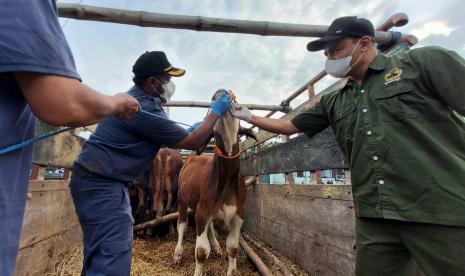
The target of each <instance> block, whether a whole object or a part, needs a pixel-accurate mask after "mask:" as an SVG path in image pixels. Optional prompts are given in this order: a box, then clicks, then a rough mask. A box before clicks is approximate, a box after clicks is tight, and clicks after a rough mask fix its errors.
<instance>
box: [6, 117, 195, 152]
mask: <svg viewBox="0 0 465 276" xmlns="http://www.w3.org/2000/svg"><path fill="white" fill-rule="evenodd" d="M141 112H142V113H144V114H147V115H150V116H152V117H157V118H160V119H164V120H168V121H171V122H173V123H177V124H180V125H184V126H188V127H191V125H188V124H184V123H181V122H176V121H173V120H170V119H168V118H166V117H163V116H159V115H156V114H153V113H150V112H147V111H144V110H141ZM72 129H75V127H65V128H62V129H58V130H55V131H52V132H49V133H46V134H43V135H40V136H37V137H34V138H31V139H29V140H25V141H22V142H20V143H18V144H15V145H11V146H8V147H6V148H3V149H0V155H3V154H7V153H9V152H12V151H15V150H19V149H21V148H24V147H26V146H29V145H32V144H34V143H37V142H39V141H42V140H45V139H47V138H49V137H52V136H55V135H57V134H60V133H62V132H65V131H69V130H72Z"/></svg>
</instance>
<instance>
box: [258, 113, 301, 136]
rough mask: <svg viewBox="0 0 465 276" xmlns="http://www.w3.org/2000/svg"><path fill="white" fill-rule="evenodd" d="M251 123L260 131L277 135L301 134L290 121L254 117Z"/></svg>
mask: <svg viewBox="0 0 465 276" xmlns="http://www.w3.org/2000/svg"><path fill="white" fill-rule="evenodd" d="M250 123H251V124H253V125H255V126H257V127H259V128H260V129H263V130H266V131H268V132H272V133H277V134H285V135H291V134H294V133H298V132H299V130H298V129H297V128H296V127H295V126H294V124H292V122H291V121H290V120H284V119H273V118H267V117H260V116H256V115H253V116H252V119H251V120H250Z"/></svg>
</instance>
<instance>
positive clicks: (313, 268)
mask: <svg viewBox="0 0 465 276" xmlns="http://www.w3.org/2000/svg"><path fill="white" fill-rule="evenodd" d="M57 5H58V8H59V11H60V16H63V17H68V18H74V19H80V20H94V21H105V22H114V23H121V24H132V25H138V26H144V27H146V26H149V27H161V28H183V29H193V30H197V31H218V32H236V33H248V34H259V35H288V36H321V34H322V33H323V32H324V31H325V26H317V28H316V27H315V28H312V27H311V26H310V27H309V26H308V25H298V24H281V25H280V23H272V22H267V23H269V24H265V25H266V26H265V27H264V28H265V29H264V30H263V29H261V28H262V27H261V25H260V24H258V22H251V21H244V22H241V21H240V20H231V22H228V20H226V19H211V18H210V19H209V18H197V17H195V19H196V20H203V24H201V25H202V26H204V27H205V28H206V29H204V30H200V29H198V28H196V27H195V26H197V25H196V22H195V21H189V20H187V19H188V18H182V16H170V15H161V14H150V13H146V12H143V13H142V14H138V15H137V14H134V13H135V12H131V11H122V10H114V9H106V8H100V7H91V6H85V5H72V4H62V3H58V4H57ZM191 19H192V20H194V18H191ZM211 20H213V21H211ZM178 21H179V22H178ZM406 23H407V18H406V15H405V14H401V15H399V14H397V15H395V16H393V17H391V18H390V19H388V20H387V21H386V22H384V23H383V24H381V25H380V26H379V27H378V29H377V39H378V41H379V42H386V41H388V40H389V38H390V37H389V33H386V31H388V30H389V29H390V28H391V27H394V26H401V25H403V24H406ZM228 24H229V25H228ZM225 26H226V27H225ZM227 26H229V27H227ZM231 26H234V28H232V27H231ZM305 30H306V31H305ZM308 30H310V31H309V32H308ZM415 43H416V39H415V38H414V37H413V36H404V37H403V38H402V39H401V40H400V41H399V42H398V43H397V44H396V45H394V46H392V47H391V48H390V49H389V50H388V54H395V53H398V52H399V51H404V50H406V49H408V48H409V46H412V45H413V44H415ZM325 76H326V73H325V72H324V71H322V72H321V73H319V74H317V75H316V76H314V77H313V78H312V79H311V80H309V81H308V82H307V83H305V84H304V85H303V86H302V87H300V88H299V89H297V90H296V91H295V92H294V93H292V94H291V95H290V96H289V97H288V98H286V99H284V100H283V101H282V102H281V103H280V104H279V105H273V106H271V105H269V106H266V105H256V104H246V105H247V106H248V107H250V108H251V109H259V110H268V111H269V113H268V114H267V115H266V116H267V117H271V116H273V115H278V114H277V113H276V112H282V113H284V116H281V118H293V117H294V116H295V115H296V114H299V113H300V112H302V111H303V110H305V109H307V108H309V107H311V106H313V105H314V104H315V103H316V102H318V100H319V99H320V98H321V96H322V95H324V94H327V93H330V92H332V91H335V90H337V89H339V88H341V87H342V86H343V85H344V84H345V81H346V80H345V79H341V80H339V81H337V82H335V83H334V84H332V85H330V86H329V87H327V88H326V89H324V90H323V91H317V92H316V91H315V84H316V83H317V82H318V81H320V80H321V79H323V78H324V77H325ZM302 93H307V94H308V100H306V101H305V102H304V103H302V104H301V105H299V106H297V107H295V108H293V109H291V108H290V103H291V102H292V101H293V100H294V99H295V98H296V97H298V96H299V95H301V94H302ZM166 106H173V107H199V108H204V107H208V104H206V103H201V102H187V101H183V102H168V103H167V104H166ZM275 117H276V116H275ZM54 129H55V128H53V127H50V126H48V125H46V124H44V123H39V124H38V128H37V133H36V134H37V135H40V134H43V133H48V132H50V131H51V130H54ZM78 132H79V131H75V130H73V131H69V132H66V133H63V134H60V135H57V136H54V137H52V138H51V139H48V140H46V141H42V142H39V143H37V144H36V145H35V146H34V155H33V167H32V169H31V173H30V179H31V180H30V185H29V192H31V193H32V195H33V200H31V201H30V202H28V203H27V206H26V214H25V219H24V225H23V232H22V238H21V243H20V249H19V254H18V258H17V267H16V275H79V274H80V271H79V269H80V265H81V263H80V262H82V256H81V251H80V250H81V249H82V233H81V229H80V226H79V222H78V219H77V217H76V214H75V211H74V206H73V203H72V200H71V195H70V192H69V187H68V185H69V176H70V175H71V174H72V171H71V168H72V164H73V161H74V160H75V159H76V157H77V155H78V154H79V152H80V149H81V147H82V144H83V142H84V139H83V138H82V137H80V136H79V135H78V134H79V133H78ZM255 134H256V135H257V137H258V140H259V141H258V142H256V141H254V140H252V139H250V138H248V139H245V140H243V141H242V142H241V149H242V150H243V153H242V154H241V173H242V174H243V175H245V176H246V177H247V181H246V182H247V200H246V205H245V208H246V217H245V221H244V225H243V227H242V231H243V232H242V238H241V240H240V244H241V249H242V250H241V252H240V254H239V257H238V267H239V270H240V272H241V274H242V275H354V265H355V263H354V260H355V256H354V252H355V250H354V245H355V242H354V211H353V201H352V194H351V186H350V173H349V171H348V170H347V165H346V163H345V161H344V157H343V154H342V152H341V151H340V148H339V146H338V144H337V142H336V139H335V137H334V135H333V132H332V131H331V129H327V130H325V131H323V132H322V133H320V134H318V135H316V136H315V137H313V138H311V139H309V138H307V137H306V136H299V135H296V136H291V137H277V135H275V134H272V133H269V132H266V131H261V130H260V131H258V132H256V133H255ZM278 140H280V141H278ZM270 141H273V143H270ZM276 141H278V142H276ZM270 144H273V145H272V146H270ZM207 152H211V148H208V147H207ZM323 170H338V171H339V176H340V179H335V180H338V181H339V182H337V181H336V182H335V183H331V184H333V185H325V184H326V183H324V182H325V181H323V178H324V177H323V176H322V171H323ZM301 172H306V175H305V176H306V177H307V178H306V179H310V182H311V183H305V184H302V183H298V182H296V178H298V177H301V176H302V173H301ZM276 174H280V175H281V176H282V178H283V179H284V184H278V183H273V180H272V179H268V178H269V177H268V176H269V175H276ZM267 177H268V178H267ZM337 183H339V184H337ZM334 184H336V185H334ZM176 218H177V214H175V213H173V214H168V215H167V216H164V217H162V218H159V219H156V220H153V221H148V222H144V223H142V224H139V225H136V226H135V230H137V231H140V230H144V229H145V228H147V227H148V226H152V227H153V226H157V225H160V224H163V223H165V222H169V221H173V220H174V221H175V219H176ZM194 233H195V230H193V229H189V230H188V234H187V237H186V242H187V244H186V246H187V248H186V254H185V258H184V260H183V263H182V264H183V266H182V267H179V266H176V265H174V264H173V263H172V262H171V261H172V256H173V252H174V247H175V245H176V237H175V235H174V236H173V235H171V236H169V235H168V236H162V237H157V238H144V237H143V236H142V237H141V236H137V235H136V236H135V238H134V245H133V251H134V254H133V255H134V256H133V267H132V274H133V275H192V274H193V271H194V270H193V269H194V267H195V259H194V253H193V252H194V246H195V235H194ZM219 240H220V243H221V244H222V247H223V248H224V237H221V234H220V239H219ZM151 249H153V252H155V251H158V252H161V253H160V254H161V255H160V256H158V255H156V254H155V253H153V252H152V251H151ZM157 254H158V253H157ZM163 254H164V255H163ZM226 267H227V258H226V257H225V256H224V255H223V257H220V256H211V257H210V258H209V260H208V261H207V263H206V272H207V275H224V274H225V272H226Z"/></svg>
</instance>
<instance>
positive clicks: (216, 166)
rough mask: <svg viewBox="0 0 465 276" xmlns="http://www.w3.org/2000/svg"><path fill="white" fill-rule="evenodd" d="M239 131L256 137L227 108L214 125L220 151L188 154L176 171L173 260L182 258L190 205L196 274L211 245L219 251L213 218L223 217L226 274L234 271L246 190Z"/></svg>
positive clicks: (200, 268)
mask: <svg viewBox="0 0 465 276" xmlns="http://www.w3.org/2000/svg"><path fill="white" fill-rule="evenodd" d="M239 134H245V135H247V136H251V137H253V138H255V136H254V135H253V133H252V132H251V131H250V130H248V129H242V128H240V127H239V122H238V120H237V119H236V118H234V117H233V116H232V115H231V113H230V112H226V113H225V114H224V115H223V116H221V118H220V119H219V120H218V121H217V123H216V124H215V127H214V135H215V140H216V142H215V144H216V147H217V149H219V150H220V151H217V152H220V153H222V154H220V155H219V154H215V155H214V156H211V155H200V156H190V157H188V159H187V160H186V162H185V164H184V166H183V167H182V169H181V173H180V175H179V192H178V200H179V219H178V244H177V246H176V249H175V253H174V261H175V262H177V263H178V262H180V260H181V258H182V251H183V249H182V241H183V238H184V232H185V230H186V226H187V209H188V207H190V208H191V209H193V210H195V222H196V231H197V241H196V245H195V260H196V267H195V273H194V275H196V276H198V275H201V274H202V270H203V266H204V263H205V261H206V259H207V258H208V256H209V254H210V249H212V250H213V252H214V253H216V254H218V255H221V254H222V250H221V247H220V244H219V243H218V241H217V239H216V237H215V230H214V229H213V222H212V220H213V219H222V220H223V221H224V222H225V224H226V225H228V226H229V234H228V236H227V238H226V252H227V253H228V259H229V265H228V271H227V275H232V274H233V273H235V272H237V266H236V256H237V252H238V244H239V236H240V229H241V226H242V222H243V219H244V202H245V199H246V193H247V189H246V187H245V183H244V178H243V177H242V176H241V174H240V156H239V152H240V147H239ZM255 139H256V138H255ZM210 246H211V247H210Z"/></svg>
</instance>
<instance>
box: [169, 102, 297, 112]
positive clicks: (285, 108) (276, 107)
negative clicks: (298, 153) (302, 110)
mask: <svg viewBox="0 0 465 276" xmlns="http://www.w3.org/2000/svg"><path fill="white" fill-rule="evenodd" d="M163 105H164V106H169V107H203V108H209V107H210V102H196V101H169V102H166V103H164V104H163ZM241 105H243V106H246V107H247V108H248V109H250V110H273V111H281V112H284V113H287V112H289V111H290V110H291V108H290V107H289V106H281V105H265V104H241Z"/></svg>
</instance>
